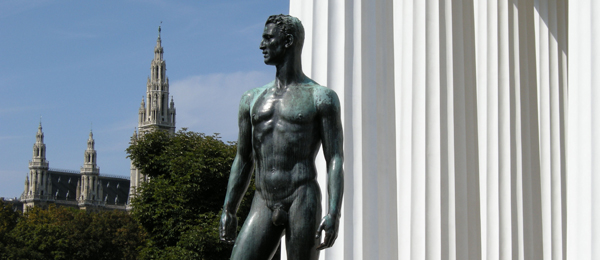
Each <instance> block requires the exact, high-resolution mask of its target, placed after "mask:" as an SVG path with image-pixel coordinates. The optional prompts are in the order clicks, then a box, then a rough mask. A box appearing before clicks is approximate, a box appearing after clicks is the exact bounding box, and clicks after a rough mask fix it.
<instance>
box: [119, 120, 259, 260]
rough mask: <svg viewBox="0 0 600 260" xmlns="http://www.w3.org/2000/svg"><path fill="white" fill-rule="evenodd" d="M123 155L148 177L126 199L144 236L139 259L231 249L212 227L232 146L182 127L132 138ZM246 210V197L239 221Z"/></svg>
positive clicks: (221, 254)
mask: <svg viewBox="0 0 600 260" xmlns="http://www.w3.org/2000/svg"><path fill="white" fill-rule="evenodd" d="M127 153H128V157H129V158H131V159H132V161H133V164H134V165H135V166H136V167H137V168H138V169H139V170H140V172H142V173H144V174H146V175H148V176H149V179H150V180H149V181H148V182H146V183H143V184H141V187H138V190H137V192H136V194H137V196H135V198H134V199H133V200H132V207H133V210H132V215H133V216H134V218H136V219H137V220H138V221H139V222H140V223H141V225H142V226H143V227H144V228H145V230H146V231H147V232H148V233H149V237H150V238H149V243H148V246H147V248H146V249H145V250H144V251H143V252H142V257H144V258H152V259H227V258H228V257H229V255H230V254H231V249H232V247H231V245H227V244H224V243H221V242H220V241H219V233H218V226H219V219H220V211H221V209H222V205H223V201H224V199H225V194H226V190H227V182H228V179H229V171H230V168H231V164H232V162H233V159H234V157H235V154H236V146H235V144H234V143H231V142H230V143H225V142H223V141H222V140H221V139H220V137H219V136H218V135H217V134H215V135H210V136H209V135H205V134H202V133H195V132H191V131H187V130H186V129H183V130H180V131H178V132H177V133H175V134H168V133H166V132H163V131H153V132H150V133H146V134H145V135H143V137H142V138H140V139H139V140H132V143H131V145H130V146H129V148H127ZM251 187H253V185H251ZM251 192H253V188H250V189H249V190H248V193H251ZM249 208H250V200H248V199H246V200H244V201H243V202H242V205H241V206H240V210H239V211H238V213H239V214H238V216H239V217H240V218H241V221H240V222H239V223H243V218H245V216H246V215H247V213H248V211H249Z"/></svg>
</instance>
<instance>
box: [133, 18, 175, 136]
mask: <svg viewBox="0 0 600 260" xmlns="http://www.w3.org/2000/svg"><path fill="white" fill-rule="evenodd" d="M161 43H162V42H161V39H160V26H159V27H158V39H157V40H156V47H154V59H153V60H152V62H151V65H150V77H148V81H147V83H146V100H147V102H144V100H143V99H142V104H141V106H140V110H139V119H138V128H139V131H140V134H143V133H145V132H148V131H151V130H152V129H158V130H164V131H167V132H169V133H174V132H175V103H174V102H173V98H171V102H170V103H169V78H168V77H167V76H166V72H167V66H166V63H165V60H163V47H162V46H161Z"/></svg>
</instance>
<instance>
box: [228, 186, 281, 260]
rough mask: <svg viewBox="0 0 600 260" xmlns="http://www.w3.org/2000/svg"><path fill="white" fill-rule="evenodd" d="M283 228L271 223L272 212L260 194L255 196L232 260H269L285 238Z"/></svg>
mask: <svg viewBox="0 0 600 260" xmlns="http://www.w3.org/2000/svg"><path fill="white" fill-rule="evenodd" d="M283 229H284V227H283V226H280V227H277V226H275V225H273V223H272V222H271V210H270V209H269V208H267V205H266V203H265V201H264V200H263V199H262V198H261V196H260V195H259V194H255V195H254V199H253V200H252V207H251V208H250V213H249V214H248V218H247V219H246V222H245V223H244V225H243V226H242V230H241V231H240V234H239V235H238V237H237V239H236V240H235V245H234V246H233V252H232V253H231V259H232V260H241V259H244V260H254V259H256V260H269V259H271V257H272V256H273V254H275V250H276V249H277V246H278V245H279V241H280V239H281V237H282V236H283Z"/></svg>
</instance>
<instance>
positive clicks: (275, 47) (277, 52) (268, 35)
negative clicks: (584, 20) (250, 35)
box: [259, 23, 286, 65]
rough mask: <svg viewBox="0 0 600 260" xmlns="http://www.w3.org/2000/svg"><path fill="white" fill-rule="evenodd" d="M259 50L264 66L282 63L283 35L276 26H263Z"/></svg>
mask: <svg viewBox="0 0 600 260" xmlns="http://www.w3.org/2000/svg"><path fill="white" fill-rule="evenodd" d="M259 48H260V49H261V50H262V53H263V56H264V59H265V64H267V65H277V64H279V63H281V62H283V59H284V56H285V55H284V54H285V51H286V48H285V35H283V33H282V32H281V31H280V29H279V27H277V25H276V24H273V23H269V24H267V25H265V31H264V32H263V35H262V41H261V42H260V47H259Z"/></svg>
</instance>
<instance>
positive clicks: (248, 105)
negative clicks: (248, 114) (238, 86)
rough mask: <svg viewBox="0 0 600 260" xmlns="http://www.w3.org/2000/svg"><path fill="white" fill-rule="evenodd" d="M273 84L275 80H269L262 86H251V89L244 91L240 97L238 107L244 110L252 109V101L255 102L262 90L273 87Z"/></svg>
mask: <svg viewBox="0 0 600 260" xmlns="http://www.w3.org/2000/svg"><path fill="white" fill-rule="evenodd" d="M273 84H275V81H271V82H269V83H267V84H266V85H264V86H262V87H258V88H253V89H250V90H248V91H246V92H245V93H244V94H243V95H242V99H241V100H240V109H244V110H250V109H252V107H253V106H254V102H256V99H257V98H258V97H259V96H260V95H261V94H262V93H263V92H265V90H267V89H269V88H271V87H273Z"/></svg>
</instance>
